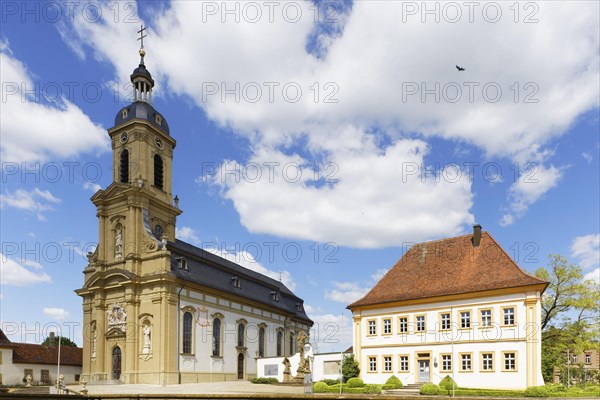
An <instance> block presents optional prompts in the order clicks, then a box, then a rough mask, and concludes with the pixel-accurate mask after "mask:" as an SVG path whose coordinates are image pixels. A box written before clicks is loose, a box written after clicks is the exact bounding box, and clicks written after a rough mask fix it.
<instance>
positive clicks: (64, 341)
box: [42, 336, 77, 347]
mask: <svg viewBox="0 0 600 400" xmlns="http://www.w3.org/2000/svg"><path fill="white" fill-rule="evenodd" d="M59 339H60V345H61V346H68V347H77V343H75V342H73V341H72V340H71V339H69V338H68V337H65V336H56V337H55V339H54V343H55V345H56V346H58V340H59ZM42 344H44V345H46V346H48V345H50V336H48V337H47V338H46V339H44V341H43V342H42Z"/></svg>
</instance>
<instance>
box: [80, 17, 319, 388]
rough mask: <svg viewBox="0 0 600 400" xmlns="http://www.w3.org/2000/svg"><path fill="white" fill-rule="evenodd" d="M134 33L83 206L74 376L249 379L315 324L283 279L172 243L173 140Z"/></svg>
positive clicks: (165, 381)
mask: <svg viewBox="0 0 600 400" xmlns="http://www.w3.org/2000/svg"><path fill="white" fill-rule="evenodd" d="M139 33H140V34H141V37H140V40H142V46H141V48H140V57H141V60H140V63H139V66H138V67H137V68H135V69H134V71H133V73H132V74H131V83H132V84H133V88H132V90H133V99H132V100H133V101H132V103H131V104H129V105H128V106H126V107H123V108H121V109H120V110H119V112H118V113H117V115H116V117H115V124H114V126H113V127H112V128H110V129H108V134H109V136H110V138H111V143H112V153H113V162H112V166H113V174H112V182H111V183H110V185H108V187H107V188H106V189H103V190H99V191H98V192H97V193H96V194H94V195H93V196H92V198H91V200H92V202H93V203H94V205H95V206H96V215H97V217H98V246H97V248H96V250H95V251H94V252H93V253H89V254H88V261H89V263H88V265H87V266H86V267H85V269H84V270H83V274H84V284H83V287H82V288H81V289H78V290H77V291H76V293H77V294H78V295H79V296H81V298H82V299H83V327H84V329H83V371H82V375H81V379H85V380H86V381H88V382H98V381H120V382H124V383H132V384H136V383H150V384H160V385H169V384H178V383H191V382H212V381H219V380H235V379H243V380H246V379H252V378H253V377H255V376H257V373H258V370H257V368H258V367H257V363H256V359H257V358H262V357H275V356H278V357H283V356H284V355H286V356H291V355H293V354H294V353H295V352H296V349H298V348H303V346H304V342H301V341H299V342H298V344H296V339H295V338H298V339H300V338H306V337H307V336H306V334H302V332H304V333H306V332H308V331H309V329H310V327H311V326H312V324H313V322H312V321H311V320H310V319H309V318H308V316H307V315H306V312H305V310H304V307H303V300H302V299H300V298H299V297H297V296H296V295H295V294H294V293H292V292H291V291H290V290H289V288H287V287H286V286H285V285H284V284H283V283H282V282H280V281H277V280H275V279H272V278H270V277H267V276H264V275H262V274H259V273H257V272H255V271H253V270H250V269H247V268H244V267H242V266H241V265H238V264H236V263H234V262H232V261H230V260H227V259H224V258H222V257H220V256H218V255H217V254H214V253H211V252H209V251H206V250H204V249H201V248H198V247H196V246H193V245H192V244H189V243H186V242H184V241H182V240H178V239H177V238H176V237H175V225H176V219H177V216H179V215H180V214H181V210H180V209H179V200H178V198H177V196H175V197H174V198H173V194H172V163H173V150H174V149H175V140H174V139H173V138H172V137H171V134H170V131H169V125H168V124H167V121H166V119H165V118H164V117H163V116H162V115H161V114H160V113H159V112H158V111H156V110H155V109H154V107H153V106H152V90H153V88H154V79H152V75H151V74H150V72H149V71H148V69H147V68H146V65H145V62H144V58H145V56H146V52H145V51H144V47H143V38H144V37H145V36H144V34H143V33H144V28H143V27H142V29H141V30H140V31H139ZM279 364H281V363H279ZM279 364H277V365H279ZM298 371H300V368H299V370H298ZM300 372H301V371H300ZM282 374H283V372H282Z"/></svg>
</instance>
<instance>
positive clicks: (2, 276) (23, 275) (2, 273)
mask: <svg viewBox="0 0 600 400" xmlns="http://www.w3.org/2000/svg"><path fill="white" fill-rule="evenodd" d="M51 282H52V279H51V278H50V276H48V274H46V273H45V272H44V271H42V266H41V265H40V264H39V263H37V262H34V261H24V262H22V263H19V262H17V261H15V260H14V259H12V258H10V257H8V256H6V255H4V254H2V253H0V283H1V284H2V285H13V286H28V285H32V284H35V283H51Z"/></svg>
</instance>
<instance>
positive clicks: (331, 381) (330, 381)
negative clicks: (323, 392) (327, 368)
mask: <svg viewBox="0 0 600 400" xmlns="http://www.w3.org/2000/svg"><path fill="white" fill-rule="evenodd" d="M320 382H323V383H324V384H326V385H327V386H331V385H337V384H338V383H340V381H339V380H338V379H323V380H321V381H320Z"/></svg>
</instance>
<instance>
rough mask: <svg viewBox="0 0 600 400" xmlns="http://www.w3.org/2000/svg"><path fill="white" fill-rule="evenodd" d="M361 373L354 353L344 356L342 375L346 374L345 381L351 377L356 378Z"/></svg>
mask: <svg viewBox="0 0 600 400" xmlns="http://www.w3.org/2000/svg"><path fill="white" fill-rule="evenodd" d="M358 374H360V368H359V366H358V361H356V360H355V359H354V354H349V355H346V356H344V361H343V362H342V375H343V376H344V382H346V381H347V380H348V379H350V378H356V377H357V376H358Z"/></svg>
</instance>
